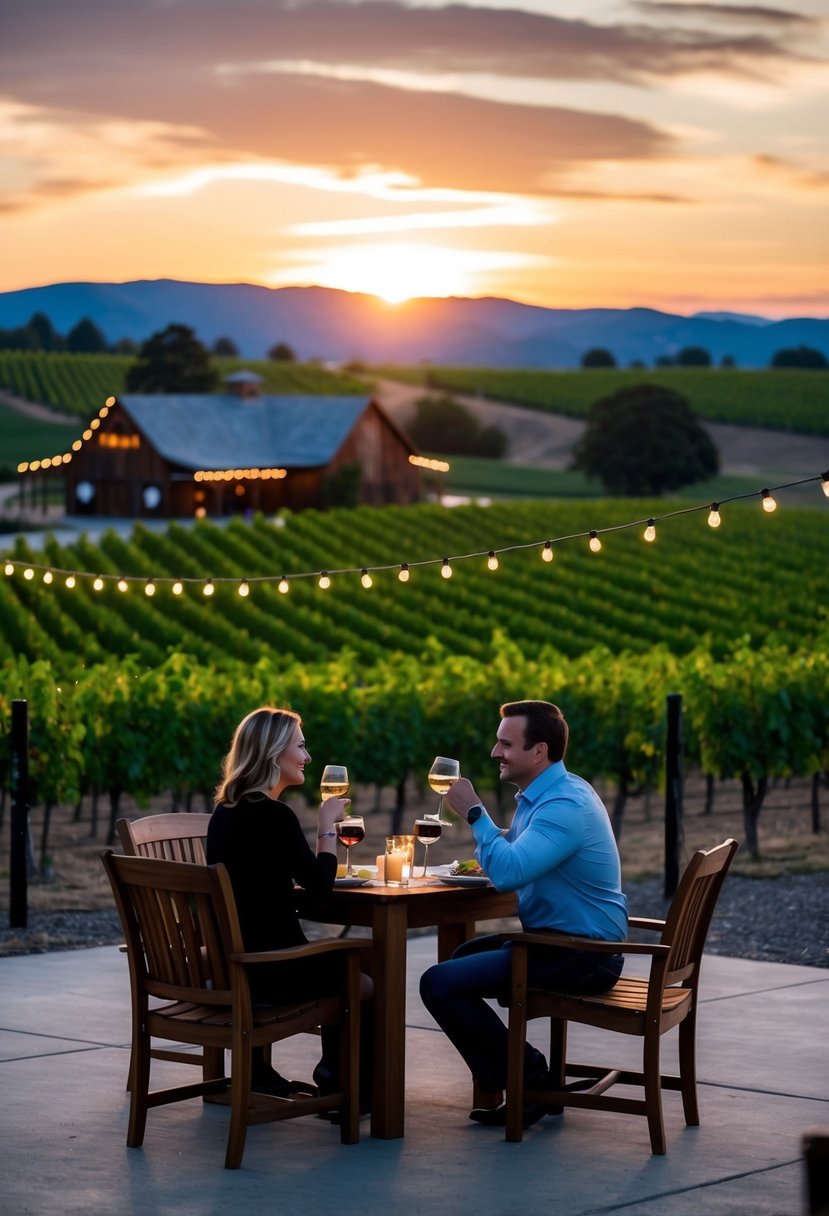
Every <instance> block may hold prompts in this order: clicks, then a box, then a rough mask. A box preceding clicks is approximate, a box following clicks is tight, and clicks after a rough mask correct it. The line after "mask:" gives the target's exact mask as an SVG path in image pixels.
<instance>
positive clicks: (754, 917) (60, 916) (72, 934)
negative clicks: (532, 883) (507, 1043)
mask: <svg viewBox="0 0 829 1216" xmlns="http://www.w3.org/2000/svg"><path fill="white" fill-rule="evenodd" d="M627 894H628V901H629V904H630V908H631V912H632V913H633V914H635V915H637V916H654V917H663V916H664V915H665V912H666V909H667V903H666V901H665V899H664V898H663V895H662V879H661V878H649V879H644V880H642V881H638V882H631V883H629V884H628V886H627ZM424 932H428V930H424ZM121 941H123V934H122V932H121V927H120V924H119V922H118V916H117V914H116V912H115V910H114V908H113V909H112V910H111V911H109V910H106V911H99V912H79V911H71V912H30V914H29V917H28V925H27V927H26V928H25V929H19V928H18V929H10V928H8V926H7V913H6V914H4V924H3V927H2V928H0V956H4V955H6V956H7V955H11V954H43V953H46V952H47V951H50V950H78V949H84V948H86V947H89V946H107V945H112V944H114V943H117V942H121ZM708 949H709V950H710V951H711V953H713V954H725V955H729V956H731V957H733V958H752V959H759V960H761V961H763V962H770V963H798V964H800V965H803V966H807V967H829V874H827V873H825V872H818V873H814V874H790V875H785V876H782V877H780V878H744V877H742V876H739V875H736V874H732V875H731V876H729V877H728V878H727V879H726V882H725V886H724V887H723V890H722V894H721V895H720V900H719V904H718V906H717V912H716V914H715V916H714V921H713V923H712V926H711V930H710V932H709V934H708Z"/></svg>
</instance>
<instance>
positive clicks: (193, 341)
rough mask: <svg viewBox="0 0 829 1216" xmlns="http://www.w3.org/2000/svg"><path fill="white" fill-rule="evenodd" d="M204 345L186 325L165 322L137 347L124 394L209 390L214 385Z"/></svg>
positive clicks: (215, 379)
mask: <svg viewBox="0 0 829 1216" xmlns="http://www.w3.org/2000/svg"><path fill="white" fill-rule="evenodd" d="M218 379H219V378H218V374H217V372H216V369H215V368H214V367H212V366H211V363H210V355H209V353H208V350H207V347H206V346H204V344H203V343H202V342H200V341H199V339H198V338H197V337H196V335H195V332H194V331H193V330H192V329H191V328H190V327H189V326H188V325H175V324H174V325H168V326H167V328H166V329H161V330H159V331H158V332H157V333H154V334H152V336H151V337H149V338H148V339H147V341H146V342H144V343H143V344H142V346H141V349H140V350H139V352H138V358H137V359H136V361H135V363H134V364H133V365H132V367H130V368H129V370H128V371H127V375H126V381H125V383H126V390H127V392H128V393H210V392H212V391H213V390H214V389H215V388H216V386H217V384H218Z"/></svg>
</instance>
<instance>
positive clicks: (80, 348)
mask: <svg viewBox="0 0 829 1216" xmlns="http://www.w3.org/2000/svg"><path fill="white" fill-rule="evenodd" d="M106 348H107V340H106V338H105V337H104V335H103V334H102V333H101V331H100V329H98V326H97V325H96V324H95V322H94V321H92V320H91V319H90V318H89V317H81V319H80V321H78V323H77V325H73V326H72V328H71V329H70V330H69V333H68V334H67V335H66V349H67V350H68V351H69V352H70V354H73V355H100V354H102V353H103V352H104V351H105V350H106Z"/></svg>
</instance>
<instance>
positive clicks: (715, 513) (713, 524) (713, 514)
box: [708, 502, 722, 528]
mask: <svg viewBox="0 0 829 1216" xmlns="http://www.w3.org/2000/svg"><path fill="white" fill-rule="evenodd" d="M721 522H722V521H721V519H720V504H719V503H718V502H712V503H711V510H710V511H709V512H708V527H709V528H719V526H720V523H721Z"/></svg>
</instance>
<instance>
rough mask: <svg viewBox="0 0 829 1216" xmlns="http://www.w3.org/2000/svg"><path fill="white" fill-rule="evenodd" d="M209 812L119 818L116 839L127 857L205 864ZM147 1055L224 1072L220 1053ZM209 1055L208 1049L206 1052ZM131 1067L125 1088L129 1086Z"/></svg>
mask: <svg viewBox="0 0 829 1216" xmlns="http://www.w3.org/2000/svg"><path fill="white" fill-rule="evenodd" d="M209 823H210V816H209V815H193V814H190V813H188V812H183V813H182V812H179V813H178V814H172V815H144V816H143V817H142V818H141V819H119V820H118V822H117V824H116V827H117V828H118V839H119V840H120V842H121V848H122V849H123V850H124V852H125V854H126V855H127V857H155V858H157V859H159V860H164V861H189V862H193V863H195V864H197V865H202V866H203V865H206V864H207V861H206V857H205V841H206V839H207V825H208V824H209ZM150 1055H151V1056H152V1058H153V1059H154V1060H169V1061H172V1062H173V1063H175V1064H194V1065H195V1066H196V1067H199V1068H204V1067H205V1066H206V1067H207V1070H208V1071H207V1074H206V1075H205V1080H207V1078H208V1077H216V1076H220V1075H221V1073H223V1072H224V1058H223V1056H222V1054H221V1053H217V1054H216V1055H215V1056H214V1057H212V1058H208V1059H207V1060H205V1057H204V1054H203V1053H202V1052H194V1051H173V1050H172V1049H170V1048H167V1047H153V1048H152V1049H151V1051H150ZM208 1056H209V1053H208ZM131 1076H132V1068H131V1067H130V1072H129V1076H128V1077H127V1089H129V1087H130V1079H129V1078H130V1077H131Z"/></svg>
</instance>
